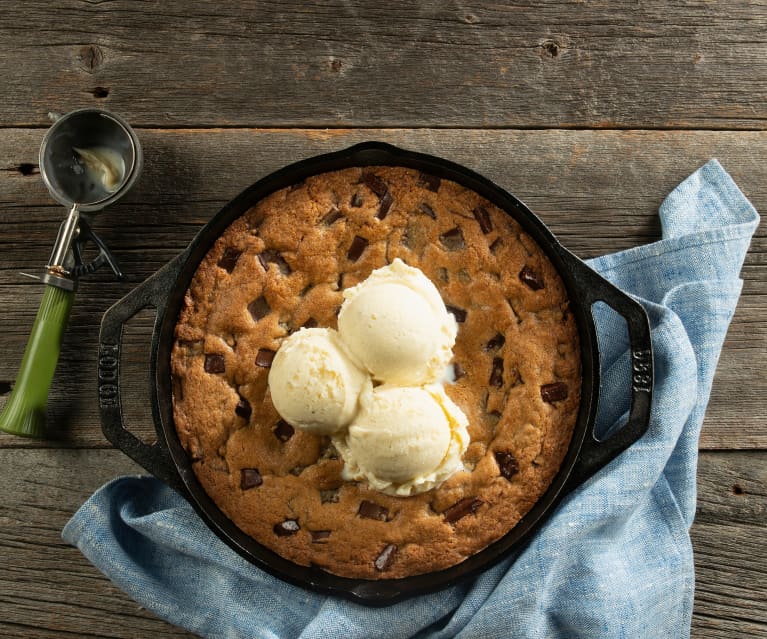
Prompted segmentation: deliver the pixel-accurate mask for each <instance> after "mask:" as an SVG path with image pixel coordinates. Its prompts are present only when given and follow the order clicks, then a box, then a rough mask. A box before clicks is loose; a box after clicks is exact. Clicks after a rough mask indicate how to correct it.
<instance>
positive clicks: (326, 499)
mask: <svg viewBox="0 0 767 639" xmlns="http://www.w3.org/2000/svg"><path fill="white" fill-rule="evenodd" d="M340 498H341V496H340V495H339V493H338V488H334V489H332V490H321V491H320V503H322V504H337V503H338V500H339V499H340Z"/></svg>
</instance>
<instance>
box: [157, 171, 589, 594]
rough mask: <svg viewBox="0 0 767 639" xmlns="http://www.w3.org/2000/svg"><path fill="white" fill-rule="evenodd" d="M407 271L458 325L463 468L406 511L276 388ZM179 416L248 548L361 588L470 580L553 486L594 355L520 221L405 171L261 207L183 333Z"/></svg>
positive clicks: (350, 177)
mask: <svg viewBox="0 0 767 639" xmlns="http://www.w3.org/2000/svg"><path fill="white" fill-rule="evenodd" d="M395 257H399V258H401V259H402V260H403V261H404V262H405V263H406V264H409V265H410V266H414V267H417V268H419V269H421V270H422V271H423V272H424V274H425V275H426V276H427V277H428V278H429V279H430V280H431V281H432V282H434V284H435V285H436V287H437V289H438V290H439V292H440V295H441V296H442V299H443V300H444V302H445V304H446V306H447V308H448V310H449V311H450V312H452V313H453V314H454V315H455V317H456V320H457V322H458V336H457V339H456V343H455V347H454V349H453V353H454V359H453V370H454V373H455V378H456V381H455V383H454V384H448V385H446V392H447V394H448V395H449V396H450V397H451V399H452V400H453V401H454V402H455V403H456V404H458V406H460V408H461V409H462V410H463V411H464V413H465V414H466V416H467V418H468V419H469V427H468V430H469V435H470V437H471V443H470V445H469V447H468V449H467V451H466V453H465V454H464V458H463V459H464V462H465V464H466V466H467V469H466V470H465V471H460V472H457V473H455V474H454V475H453V476H451V477H450V478H449V479H448V480H447V481H446V482H445V483H443V484H442V485H441V486H440V487H438V488H436V489H433V490H431V491H428V492H426V493H422V494H419V495H415V496H412V497H393V496H389V495H385V494H383V493H379V492H377V491H374V490H372V489H370V488H368V487H367V486H366V485H365V484H364V483H354V482H345V481H343V479H342V478H341V469H342V464H343V461H342V460H341V459H340V457H339V456H338V454H337V452H336V451H335V450H334V449H333V447H332V445H331V444H330V441H329V438H327V437H322V436H318V435H311V434H309V433H305V432H301V431H300V430H298V429H294V428H293V427H292V426H291V425H290V424H288V423H287V422H285V421H284V420H282V419H281V418H280V416H279V415H278V414H277V412H276V411H275V409H274V406H273V405H272V402H271V399H270V395H269V389H268V386H267V377H268V373H269V367H270V365H271V362H272V358H273V357H274V354H275V352H276V351H277V349H278V348H279V346H280V343H281V341H282V340H283V339H284V338H285V337H286V336H287V335H289V334H290V333H291V332H293V331H295V330H298V329H299V328H301V327H312V326H326V327H330V328H337V313H338V310H339V309H340V306H341V303H342V301H343V297H342V291H343V289H345V288H348V287H350V286H354V285H355V284H357V283H359V282H361V281H363V280H364V279H365V278H367V277H368V275H370V273H371V272H372V271H373V270H375V269H376V268H379V267H381V266H384V265H386V264H388V263H390V262H391V261H392V260H393V259H394V258H395ZM171 366H172V375H173V411H174V420H175V425H176V430H177V432H178V435H179V438H180V441H181V443H182V445H183V446H184V449H185V450H186V451H187V453H188V455H189V456H190V458H191V460H192V466H193V469H194V472H195V474H196V476H197V478H198V479H199V481H200V483H201V485H202V486H203V488H204V489H205V491H206V492H207V493H208V494H209V495H210V496H211V497H212V499H213V500H214V501H215V502H216V504H217V505H218V506H219V508H220V509H221V510H222V511H223V512H224V513H225V514H226V515H227V516H228V517H229V518H230V519H231V520H232V521H233V522H234V523H235V524H236V525H237V526H238V527H239V528H241V529H242V530H243V531H244V532H245V533H247V534H248V535H250V536H251V537H253V538H254V539H256V540H257V541H258V542H259V543H261V544H263V545H264V546H267V547H268V548H270V549H272V550H273V551H275V552H277V553H278V554H280V555H282V556H283V557H285V558H287V559H289V560H291V561H293V562H295V563H298V564H301V565H315V566H318V567H320V568H322V569H324V570H327V571H328V572H331V573H334V574H338V575H343V576H347V577H357V578H368V579H377V578H398V577H404V576H408V575H414V574H422V573H427V572H432V571H435V570H441V569H444V568H447V567H450V566H452V565H455V564H458V563H460V562H461V561H463V560H464V559H466V558H467V557H469V556H471V555H473V554H475V553H477V552H479V551H480V550H482V549H483V548H484V547H486V546H487V545H488V544H490V543H492V542H494V541H496V540H497V539H499V538H500V537H502V536H503V535H504V534H506V533H507V532H508V531H509V530H511V529H512V528H513V527H514V525H515V524H516V523H517V522H518V521H519V520H520V519H521V518H522V517H523V516H524V514H525V513H527V512H528V511H529V510H530V508H531V507H532V506H533V505H534V504H535V502H536V501H537V500H538V499H539V498H540V497H541V496H542V495H543V493H544V492H545V491H546V489H547V487H548V486H549V485H550V483H551V481H552V480H553V478H554V476H555V475H556V473H557V471H558V470H559V467H560V465H561V463H562V460H563V459H564V456H565V454H566V452H567V449H568V446H569V443H570V439H571V436H572V432H573V428H574V426H575V421H576V418H577V413H578V406H579V401H580V387H581V374H580V348H579V344H578V334H577V329H576V325H575V320H574V318H573V316H572V314H571V313H570V312H569V309H568V298H567V293H566V291H565V288H564V285H563V283H562V280H561V278H560V277H559V275H558V274H557V272H556V269H555V268H554V266H553V265H552V263H551V262H550V261H549V260H548V258H547V257H546V256H545V254H544V253H543V251H542V250H541V249H540V247H539V246H538V245H537V244H536V243H535V242H534V241H533V240H532V238H530V237H529V236H528V235H527V234H525V233H524V231H523V230H522V228H521V227H520V226H519V224H518V223H517V222H516V221H515V220H514V219H513V218H512V217H511V216H509V215H508V214H506V213H504V212H503V211H501V210H500V209H498V208H497V207H496V206H494V205H493V204H491V203H490V202H488V201H487V200H485V199H484V198H482V197H480V196H479V195H478V194H477V193H475V192H473V191H471V190H468V189H466V188H464V187H462V186H460V185H458V184H456V183H454V182H450V181H448V180H440V179H439V178H437V177H435V176H432V175H425V174H421V173H419V172H418V171H415V170H412V169H407V168H400V167H365V168H352V169H345V170H342V171H336V172H331V173H325V174H321V175H317V176H313V177H311V178H308V179H307V180H305V181H304V182H302V183H300V184H297V185H295V186H293V187H290V188H287V189H282V190H280V191H277V192H276V193H273V194H272V195H270V196H268V197H266V198H265V199H263V200H262V201H260V202H258V203H257V204H256V205H255V206H254V207H252V208H251V209H250V210H248V211H247V212H246V213H245V214H244V215H243V216H242V217H240V218H239V219H237V220H236V221H235V222H234V223H233V224H232V225H231V226H229V227H228V228H227V229H226V230H225V231H224V233H223V234H222V235H221V236H220V237H219V238H218V239H217V240H216V242H215V244H214V245H213V247H212V248H211V249H210V251H209V252H208V254H207V255H206V256H205V258H204V259H203V260H202V262H201V263H200V266H199V267H198V269H197V272H196V273H195V276H194V278H193V280H192V283H191V285H190V287H189V290H188V291H187V293H186V297H185V303H184V306H183V308H182V311H181V313H180V315H179V319H178V323H177V325H176V340H175V343H174V347H173V352H172V356H171Z"/></svg>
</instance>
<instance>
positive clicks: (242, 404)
mask: <svg viewBox="0 0 767 639" xmlns="http://www.w3.org/2000/svg"><path fill="white" fill-rule="evenodd" d="M234 413H235V415H239V416H240V417H242V418H243V419H244V420H245V421H247V420H249V419H250V416H251V414H252V413H253V409H252V408H251V407H250V402H249V401H248V400H247V399H245V398H244V397H240V401H239V402H237V406H235V407H234Z"/></svg>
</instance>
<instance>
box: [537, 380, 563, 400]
mask: <svg viewBox="0 0 767 639" xmlns="http://www.w3.org/2000/svg"><path fill="white" fill-rule="evenodd" d="M541 399H542V400H543V401H544V402H548V403H549V404H553V403H554V402H560V401H562V400H563V399H567V384H565V383H564V382H554V383H553V384H544V385H543V386H541Z"/></svg>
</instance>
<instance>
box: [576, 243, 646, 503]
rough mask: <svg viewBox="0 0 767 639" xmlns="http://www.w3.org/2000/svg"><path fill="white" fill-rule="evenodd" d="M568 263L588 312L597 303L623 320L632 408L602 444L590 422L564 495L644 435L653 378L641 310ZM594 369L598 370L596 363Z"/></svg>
mask: <svg viewBox="0 0 767 639" xmlns="http://www.w3.org/2000/svg"><path fill="white" fill-rule="evenodd" d="M571 259H572V261H573V269H574V271H575V272H576V277H577V278H579V279H580V280H581V284H582V290H585V291H586V300H585V301H586V303H587V304H588V306H589V308H591V307H593V305H594V304H595V303H597V302H604V303H605V304H607V305H608V306H609V307H611V308H612V309H613V310H614V311H616V312H617V313H618V314H619V315H621V317H623V319H625V320H626V325H627V327H628V334H629V350H630V360H631V361H630V364H631V380H630V383H631V388H630V391H631V408H630V409H629V416H628V421H627V422H626V424H625V425H624V426H623V427H622V428H621V429H620V430H618V431H617V432H615V433H613V434H612V435H610V436H609V437H608V438H607V439H605V440H603V441H599V440H597V439H596V437H595V435H594V426H595V420H592V421H591V425H590V428H589V430H588V431H587V432H586V436H585V439H584V441H583V445H582V447H581V454H580V455H579V458H578V461H577V463H576V464H575V466H574V468H573V470H572V473H571V475H570V477H569V479H568V480H567V485H566V488H565V490H566V491H569V490H572V489H573V488H575V487H576V486H578V485H580V484H581V483H583V482H584V481H585V480H586V479H588V478H589V477H591V476H592V475H593V474H594V473H596V472H597V471H598V470H599V469H601V468H603V467H604V466H606V465H607V464H608V463H609V462H611V461H612V460H613V459H615V458H616V457H617V456H618V455H620V454H621V453H622V452H623V451H625V450H626V449H627V448H628V447H629V446H631V445H632V444H633V443H635V442H636V441H638V440H639V439H640V438H641V437H642V436H643V435H644V434H645V433H646V432H647V429H648V428H649V426H650V413H651V410H652V393H653V376H654V371H653V352H652V342H651V337H650V320H649V318H648V316H647V312H646V311H645V309H644V307H643V306H642V305H641V304H640V303H639V302H637V301H636V300H635V299H633V298H632V297H630V296H629V295H628V294H626V293H624V292H623V291H621V290H620V289H619V288H618V287H617V286H615V285H614V284H612V283H610V282H609V281H607V280H606V279H605V278H603V277H602V276H601V275H599V274H598V273H597V272H596V271H594V270H593V269H591V268H589V267H588V266H586V264H584V263H583V262H581V261H580V260H579V259H577V258H575V257H574V256H571ZM575 262H577V264H576V263H575ZM596 366H597V367H598V366H599V363H598V362H597V363H596Z"/></svg>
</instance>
